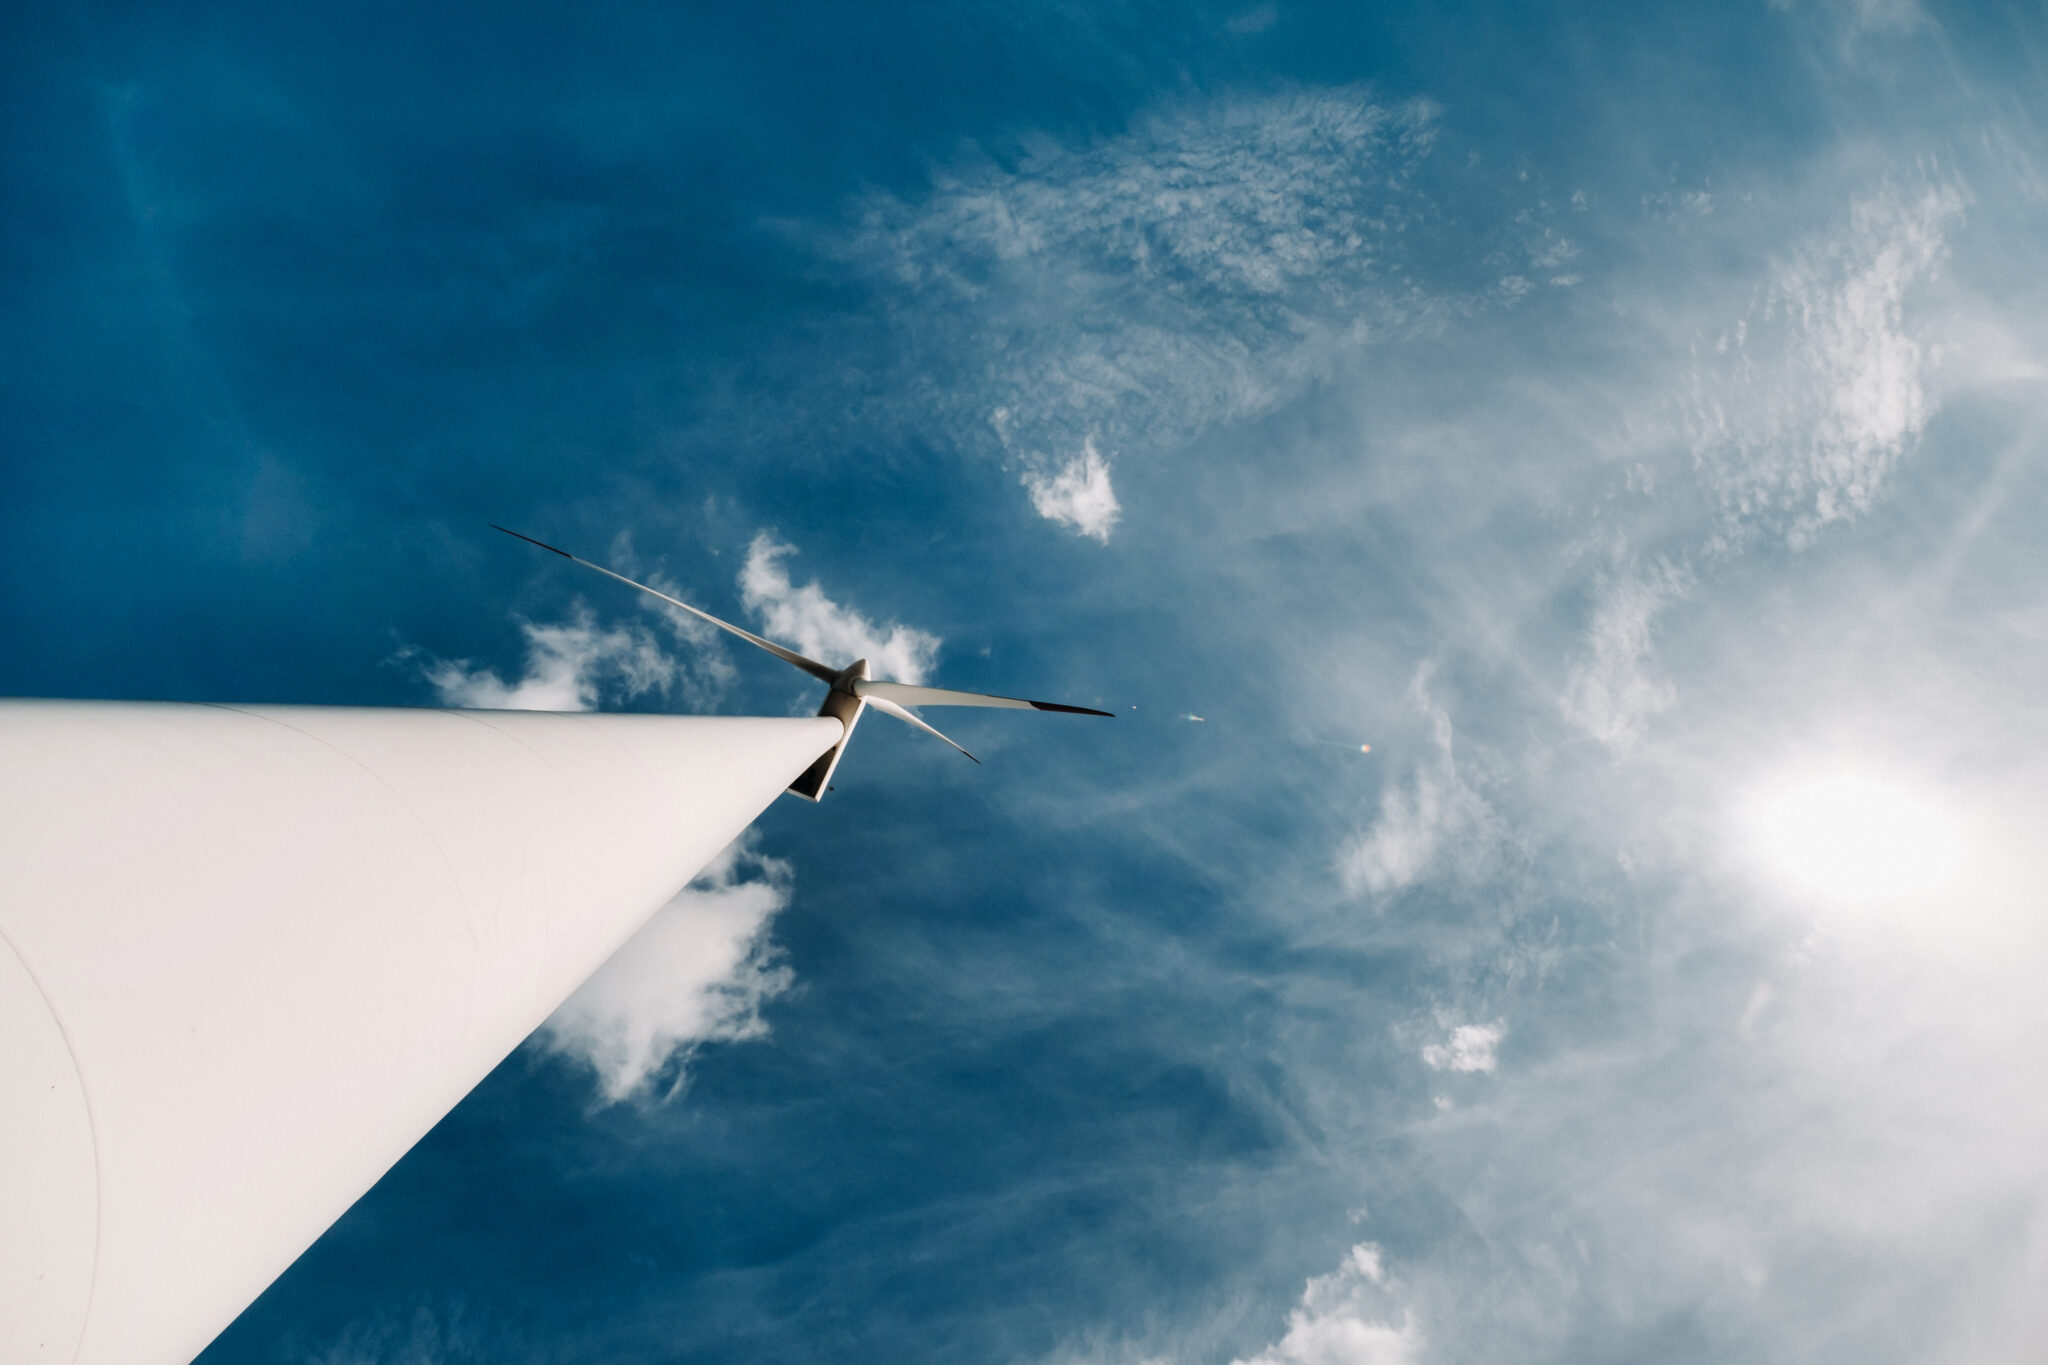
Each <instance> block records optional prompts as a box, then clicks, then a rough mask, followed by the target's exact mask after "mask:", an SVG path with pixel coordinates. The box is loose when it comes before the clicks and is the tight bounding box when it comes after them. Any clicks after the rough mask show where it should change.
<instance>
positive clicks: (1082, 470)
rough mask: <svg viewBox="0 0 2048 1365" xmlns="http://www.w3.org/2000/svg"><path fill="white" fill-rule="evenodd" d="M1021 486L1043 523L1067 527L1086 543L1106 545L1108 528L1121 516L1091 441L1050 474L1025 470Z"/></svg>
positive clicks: (1107, 467)
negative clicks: (1025, 490)
mask: <svg viewBox="0 0 2048 1365" xmlns="http://www.w3.org/2000/svg"><path fill="white" fill-rule="evenodd" d="M1024 486H1025V487H1026V488H1027V489H1029V490H1030V491H1031V506H1032V508H1033V509H1034V510H1036V511H1037V513H1038V515H1040V516H1041V517H1044V518H1045V519H1046V520H1047V521H1053V522H1058V523H1059V524H1060V525H1062V526H1071V527H1073V528H1074V530H1075V531H1077V532H1079V533H1080V534H1081V535H1084V536H1087V537H1088V538H1089V539H1090V540H1095V541H1100V542H1101V543H1102V544H1104V545H1107V544H1109V533H1110V529H1111V528H1112V527H1114V526H1115V525H1116V523H1117V518H1118V517H1119V516H1120V515H1122V513H1123V508H1122V507H1121V506H1119V505H1118V503H1117V500H1116V491H1115V490H1114V489H1112V488H1111V487H1110V486H1109V465H1108V464H1107V463H1106V462H1104V460H1103V458H1102V456H1101V454H1100V453H1099V452H1098V451H1097V450H1096V449H1095V442H1094V441H1093V440H1092V439H1091V440H1089V441H1088V442H1087V443H1086V444H1085V445H1083V446H1082V447H1081V453H1080V454H1079V455H1076V456H1075V457H1074V458H1073V459H1071V460H1069V461H1067V463H1066V464H1065V465H1063V466H1061V468H1060V469H1059V470H1058V472H1056V473H1053V474H1050V475H1048V474H1042V473H1039V472H1037V471H1035V470H1027V471H1025V474H1024Z"/></svg>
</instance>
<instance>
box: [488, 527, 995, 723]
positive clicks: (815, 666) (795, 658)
mask: <svg viewBox="0 0 2048 1365" xmlns="http://www.w3.org/2000/svg"><path fill="white" fill-rule="evenodd" d="M491 529H492V530H493V531H504V532H505V534H506V535H508V536H512V537H514V538H515V539H518V540H523V541H525V542H526V543H527V544H528V545H538V546H540V548H541V549H543V550H546V551H548V552H549V553H551V554H558V555H560V556H561V557H562V558H564V559H566V560H568V561H569V562H571V563H572V564H581V565H582V566H583V567H584V568H586V569H595V570H597V571H598V572H599V573H601V574H603V575H604V576H605V577H606V578H616V579H618V580H619V582H621V583H624V584H625V585H626V586H627V587H629V588H638V589H640V591H642V592H644V593H646V594H648V595H649V596H652V597H659V598H660V599H661V600H662V601H664V602H666V603H668V604H669V605H670V606H672V607H681V608H682V609H683V610H684V611H686V612H688V613H690V615H692V616H695V617H697V618H698V619H699V620H703V621H709V622H710V623H711V624H712V625H714V626H717V627H718V628H719V629H720V630H723V631H729V632H731V633H732V634H734V635H737V636H739V637H740V638H741V639H742V640H745V641H746V642H747V643H748V644H750V645H757V646H759V647H760V648H762V649H765V650H767V651H768V652H769V653H770V654H773V655H774V656H775V657H776V658H778V659H780V660H782V661H783V662H784V663H787V664H794V665H796V666H797V667H798V668H801V669H802V670H803V671H804V672H806V673H808V674H810V675H811V676H812V677H814V678H816V679H817V680H818V681H820V682H824V683H830V682H835V681H837V680H838V677H839V670H838V669H836V668H827V667H826V666H825V665H824V664H821V663H819V662H818V661H817V660H816V659H806V658H805V657H804V656H803V655H801V654H799V653H797V652H796V651H795V650H793V649H784V648H783V647H782V646H781V645H778V644H776V643H775V642H774V641H773V640H764V639H762V638H761V637H760V636H758V635H756V634H754V633H753V632H752V631H748V630H741V629H740V628H739V627H738V626H736V625H734V624H732V623H731V622H730V621H721V620H719V619H718V618H717V617H716V616H713V615H712V614H711V613H710V612H708V611H699V610H698V609H697V608H695V607H693V606H691V605H690V604H689V603H688V602H678V601H676V599H675V598H673V597H670V596H669V595H668V594H667V593H665V592H657V591H656V590H655V589H653V588H650V587H648V586H647V585H646V584H645V583H635V582H634V581H633V580H632V579H630V578H628V577H626V576H625V575H624V574H622V573H613V572H612V571H611V570H610V569H607V568H606V567H605V566H604V565H602V564H593V563H591V562H590V561H589V560H587V559H578V558H576V556H575V555H572V554H570V553H569V552H568V551H567V550H557V549H556V548H555V547H554V546H552V545H550V544H548V543H547V542H546V541H544V540H535V539H534V538H533V537H532V536H522V535H520V534H519V532H517V531H510V530H506V528H505V527H503V526H500V525H498V524H497V523H496V522H492V523H491ZM932 733H933V734H938V731H936V730H934V731H933V732H932ZM940 738H942V739H944V738H945V737H944V736H943V735H941V736H940ZM946 742H947V743H948V744H951V743H952V742H953V741H951V740H950V739H949V740H946ZM956 747H957V746H956ZM960 752H962V753H966V752H967V751H966V750H965V749H962V750H961V751H960ZM980 761H981V760H980V759H976V760H975V762H977V763H979V762H980Z"/></svg>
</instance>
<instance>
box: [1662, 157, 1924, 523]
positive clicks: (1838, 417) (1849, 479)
mask: <svg viewBox="0 0 2048 1365" xmlns="http://www.w3.org/2000/svg"><path fill="white" fill-rule="evenodd" d="M1963 206H1964V200H1963V196H1962V194H1961V193H1960V192H1959V191H1957V190H1955V189H1953V188H1951V187H1948V186H1945V185H1927V186H1923V187H1922V188H1919V189H1917V190H1911V191H1909V190H1905V189H1902V188H1899V187H1897V186H1893V185H1887V186H1885V187H1883V188H1881V189H1879V190H1878V191H1876V192H1874V193H1871V194H1868V195H1865V196H1863V197H1861V198H1859V199H1857V200H1855V201H1854V202H1853V203H1852V204H1851V205H1850V208H1849V214H1848V222H1847V224H1846V227H1845V229H1844V230H1842V231H1840V232H1838V233H1834V234H1830V235H1828V236H1825V237H1821V238H1818V239H1816V240H1813V241H1810V242H1808V243H1806V244H1805V245H1803V246H1801V247H1800V248H1798V249H1797V250H1795V251H1794V252H1792V253H1791V255H1790V256H1789V257H1788V258H1787V259H1785V260H1784V261H1782V262H1781V263H1780V264H1779V265H1778V266H1777V267H1776V268H1775V270H1774V271H1773V272H1772V276H1771V278H1770V280H1769V282H1768V283H1767V284H1766V285H1765V286H1764V287H1763V288H1762V289H1761V290H1760V291H1759V294H1758V296H1757V298H1756V300H1755V302H1754V303H1753V304H1752V306H1751V307H1750V309H1749V310H1748V312H1747V313H1746V314H1745V315H1744V316H1743V317H1742V318H1740V319H1739V320H1737V322H1736V323H1735V324H1734V325H1733V326H1732V327H1730V328H1727V329H1725V330H1724V331H1722V332H1721V333H1720V334H1719V335H1718V336H1716V337H1715V338H1714V339H1713V340H1712V343H1711V345H1710V346H1706V347H1703V348H1702V355H1701V357H1700V359H1699V362H1698V366H1697V368H1696V369H1695V372H1694V374H1693V376H1692V382H1691V388H1692V395H1691V398H1690V402H1689V405H1688V407H1689V411H1688V413H1687V427H1688V437H1689V444H1690V446H1691V451H1692V456H1693V459H1694V460H1695V462H1696V463H1697V464H1698V465H1699V467H1700V468H1701V470H1702V472H1703V474H1704V475H1705V477H1706V479H1707V481H1708V484H1709V486H1710V487H1711V488H1712V489H1713V490H1714V491H1715V492H1716V493H1717V494H1718V496H1719V498H1720V499H1721V501H1722V504H1723V506H1724V508H1725V509H1726V513H1727V516H1728V518H1729V524H1728V526H1727V527H1726V528H1725V529H1724V531H1723V533H1722V535H1721V536H1720V537H1719V538H1718V539H1717V541H1716V543H1715V545H1714V546H1713V548H1717V549H1730V548H1735V547H1736V546H1738V545H1739V544H1740V542H1741V541H1742V540H1744V539H1746V538H1747V537H1748V536H1749V535H1751V534H1753V533H1755V532H1757V531H1759V530H1762V531H1767V532H1770V533H1774V534H1778V535H1782V536H1783V537H1784V539H1785V540H1786V542H1787V543H1788V544H1790V545H1791V546H1792V547H1793V548H1795V549H1798V548H1803V547H1804V546H1806V545H1809V544H1811V543H1812V541H1813V539H1814V537H1815V535H1817V534H1818V533H1819V532H1820V530H1821V529H1822V528H1824V527H1825V526H1827V525H1828V524H1829V523H1831V522H1834V521H1837V520H1840V519H1842V518H1844V517H1849V516H1853V515H1856V514H1859V513H1863V512H1866V511H1868V510H1869V509H1870V507H1871V505H1872V503H1873V501H1874V500H1875V499H1876V497H1877V495H1878V493H1879V491H1880V490H1881V489H1882V488H1883V487H1884V484H1885V482H1886V480H1887V479H1888V478H1889V477H1890V475H1891V473H1892V470H1893V468H1894V467H1895V466H1896V465H1897V463H1898V461H1899V460H1900V459H1901V457H1902V456H1903V455H1904V454H1905V453H1906V452H1907V451H1908V450H1909V449H1910V448H1911V447H1912V445H1913V443H1914V442H1915V441H1916V440H1917V439H1918V437H1919V435H1920V433H1921V431H1922V430H1923V429H1924V428H1925V427H1926V425H1927V421H1928V419H1929V417H1931V416H1932V414H1933V412H1934V409H1935V406H1936V402H1937V400H1936V398H1935V397H1934V395H1933V394H1931V393H1930V383H1931V378H1932V370H1933V367H1934V365H1935V363H1936V362H1937V360H1938V358H1939V352H1938V348H1937V347H1935V346H1933V345H1931V344H1930V343H1929V341H1928V340H1927V339H1926V338H1925V337H1924V336H1923V335H1922V332H1921V329H1920V328H1918V327H1917V326H1915V325H1914V323H1913V321H1912V319H1911V317H1910V315H1909V311H1908V307H1907V305H1908V301H1909V299H1910V298H1911V296H1912V295H1913V294H1914V292H1915V290H1917V289H1918V288H1920V287H1921V286H1923V285H1925V284H1926V283H1927V282H1928V281H1930V280H1932V279H1933V278H1934V276H1935V274H1936V272H1937V271H1938V269H1939V268H1940V266H1941V263H1942V261H1943V260H1944V259H1945V258H1946V256H1947V253H1948V236H1947V234H1948V231H1949V229H1950V226H1951V224H1952V222H1953V221H1954V220H1956V219H1957V218H1958V217H1959V216H1960V215H1961V213H1962V210H1963Z"/></svg>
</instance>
